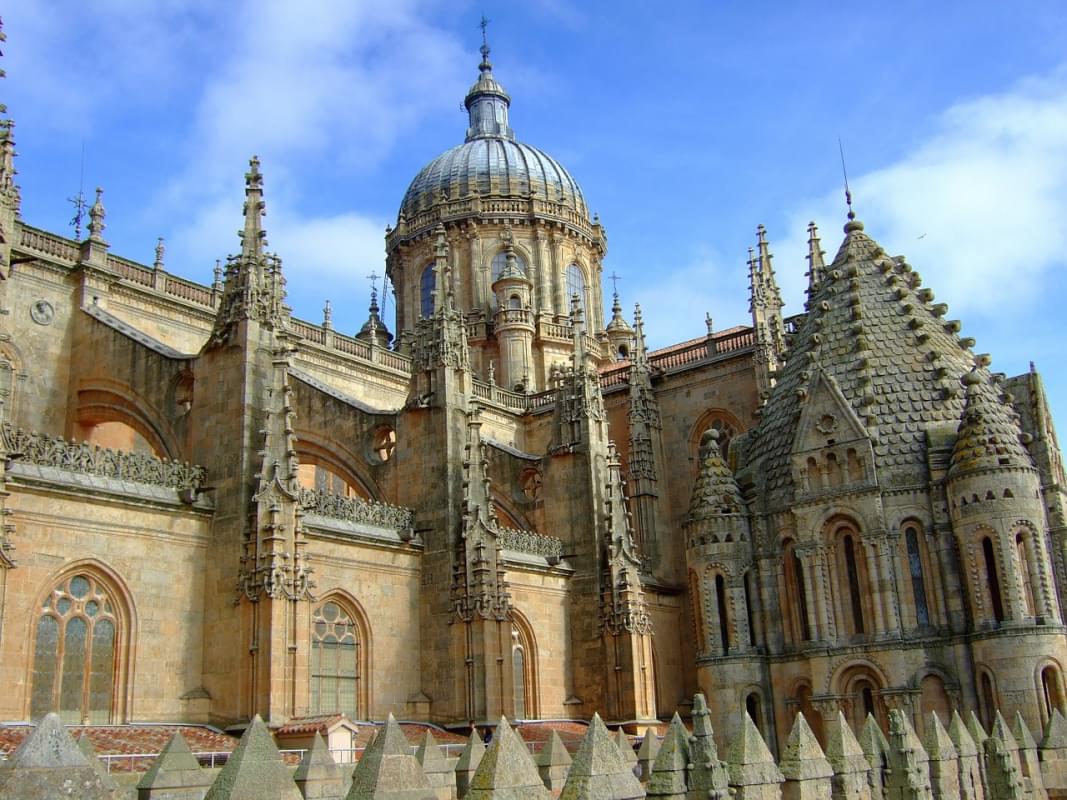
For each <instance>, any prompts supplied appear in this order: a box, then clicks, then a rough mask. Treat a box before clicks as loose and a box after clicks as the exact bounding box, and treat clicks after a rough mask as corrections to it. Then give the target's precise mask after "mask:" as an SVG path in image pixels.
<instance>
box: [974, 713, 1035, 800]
mask: <svg viewBox="0 0 1067 800" xmlns="http://www.w3.org/2000/svg"><path fill="white" fill-rule="evenodd" d="M982 749H983V751H984V753H985V770H986V788H987V790H988V796H989V797H990V798H994V800H1024V798H1025V797H1026V792H1025V791H1024V789H1023V781H1022V775H1021V774H1020V773H1019V765H1018V762H1017V761H1016V759H1015V753H1014V752H1013V751H1012V750H1010V749H1009V748H1008V747H1007V746H1005V744H1004V741H1003V740H1002V739H1001V738H1000V737H999V736H998V735H997V730H996V725H994V726H993V733H992V734H991V735H990V736H988V737H986V740H985V741H984V742H983V743H982Z"/></svg>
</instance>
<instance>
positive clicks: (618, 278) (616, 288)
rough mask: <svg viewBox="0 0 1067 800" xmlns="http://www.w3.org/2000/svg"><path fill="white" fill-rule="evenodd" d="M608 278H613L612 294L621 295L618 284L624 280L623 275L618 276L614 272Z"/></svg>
mask: <svg viewBox="0 0 1067 800" xmlns="http://www.w3.org/2000/svg"><path fill="white" fill-rule="evenodd" d="M608 277H609V278H611V293H612V294H618V293H619V283H618V282H619V281H621V280H622V276H621V275H616V274H615V272H614V271H613V272H612V273H611V274H610V275H608Z"/></svg>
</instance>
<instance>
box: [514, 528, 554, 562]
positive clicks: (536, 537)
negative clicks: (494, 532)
mask: <svg viewBox="0 0 1067 800" xmlns="http://www.w3.org/2000/svg"><path fill="white" fill-rule="evenodd" d="M499 542H500V546H501V547H503V548H504V549H505V550H513V551H515V552H517V553H529V554H531V555H535V556H544V557H545V558H549V559H555V560H558V559H560V558H562V557H563V540H562V539H557V538H556V537H555V536H545V535H544V534H543V533H537V532H536V531H520V530H517V529H516V528H501V529H500V538H499Z"/></svg>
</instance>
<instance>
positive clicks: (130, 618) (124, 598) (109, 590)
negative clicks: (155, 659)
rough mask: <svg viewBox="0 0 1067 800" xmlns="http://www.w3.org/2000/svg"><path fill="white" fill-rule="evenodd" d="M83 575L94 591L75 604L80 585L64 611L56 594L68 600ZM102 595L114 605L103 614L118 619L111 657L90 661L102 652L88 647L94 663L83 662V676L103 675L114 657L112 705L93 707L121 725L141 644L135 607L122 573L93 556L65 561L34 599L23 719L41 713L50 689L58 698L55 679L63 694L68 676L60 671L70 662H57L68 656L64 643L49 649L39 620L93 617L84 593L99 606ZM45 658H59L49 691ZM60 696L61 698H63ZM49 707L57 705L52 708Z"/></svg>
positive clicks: (83, 710) (54, 668)
mask: <svg viewBox="0 0 1067 800" xmlns="http://www.w3.org/2000/svg"><path fill="white" fill-rule="evenodd" d="M82 577H84V578H87V579H88V581H89V583H90V586H91V595H89V594H87V595H85V596H83V597H82V598H81V600H82V601H83V602H82V604H81V607H77V602H78V598H77V597H76V596H77V594H78V591H77V589H75V590H74V591H73V596H74V598H75V606H76V607H74V608H71V609H70V610H69V611H63V610H62V609H61V608H59V602H58V601H57V602H56V603H55V604H53V602H52V600H53V598H55V597H57V596H58V598H59V600H63V599H69V595H71V592H70V587H71V583H72V582H73V581H75V580H77V579H79V578H82ZM101 596H104V597H106V598H107V600H108V601H110V604H111V607H110V609H109V608H107V606H106V605H105V606H104V607H103V608H101V611H102V612H103V616H110V618H111V619H112V621H113V623H114V635H113V640H112V645H111V648H112V650H111V653H110V658H109V659H101V661H100V663H96V662H93V661H92V659H93V658H94V656H99V655H100V654H99V652H96V653H94V652H93V651H92V650H90V663H89V664H87V665H86V666H85V670H86V671H85V673H84V674H85V675H87V676H92V675H94V674H96V675H99V674H100V669H102V668H104V667H106V663H105V661H107V660H109V661H110V663H111V680H110V681H109V683H110V687H109V690H110V702H108V703H107V706H108V707H107V708H106V709H95V711H98V712H103V713H104V714H105V715H106V719H104V723H105V724H107V723H112V724H118V723H122V722H125V721H126V716H127V714H128V713H129V710H130V708H131V707H132V702H133V675H134V671H133V663H134V660H135V656H136V653H135V649H136V642H137V612H136V606H135V604H134V601H133V594H132V592H131V591H130V588H129V585H128V584H127V583H126V581H125V580H124V579H123V577H122V576H121V575H120V574H119V573H118V572H117V571H116V570H115V569H113V568H112V567H111V566H110V565H108V564H106V563H104V562H102V561H99V560H97V559H94V558H86V559H79V560H77V561H72V562H71V563H69V564H66V565H64V566H63V567H62V568H61V569H59V570H57V571H56V572H54V573H53V574H52V575H51V576H50V577H49V578H48V579H47V580H46V581H45V582H44V584H43V586H42V587H41V588H40V589H39V590H38V593H37V596H36V602H35V604H34V606H33V609H34V612H33V613H34V619H33V622H32V623H31V625H29V626H28V631H27V639H28V641H27V650H26V652H28V653H29V654H30V660H29V663H28V669H29V672H28V675H27V680H26V686H27V687H28V688H29V691H28V692H27V693H26V695H25V696H24V702H23V716H24V717H25V718H27V719H31V718H37V717H39V716H40V713H38V712H39V711H40V710H42V709H43V706H44V705H45V704H47V701H46V700H45V694H46V692H47V691H51V693H52V694H53V696H55V694H56V688H55V687H56V686H57V684H56V681H57V680H58V681H59V683H58V687H59V688H58V691H59V692H60V693H63V689H64V686H63V681H64V679H65V677H66V676H60V674H59V673H60V670H61V669H64V670H65V669H66V662H59V659H60V658H65V657H66V653H65V652H64V651H63V650H62V649H61V644H62V641H61V640H59V641H56V642H55V643H54V644H55V647H54V648H52V649H49V648H48V644H49V642H48V641H47V640H45V641H42V636H41V633H42V632H41V630H40V627H41V622H40V621H41V619H42V618H43V617H45V616H48V615H52V616H57V615H58V616H66V617H68V618H73V617H75V616H77V617H81V618H89V617H92V616H93V615H92V614H91V613H90V612H89V609H88V605H89V601H87V600H84V597H90V600H94V601H96V602H97V604H98V605H99V603H100V602H101V601H100V599H99V598H100V597H101ZM62 629H63V630H66V627H65V626H64V627H63V628H62ZM93 630H94V633H95V630H96V628H95V627H94V628H93ZM58 633H59V631H58V630H57V635H58ZM95 644H96V641H93V642H92V643H91V645H92V646H95ZM42 645H44V647H42ZM105 655H106V654H105ZM44 658H49V659H55V660H54V661H52V662H51V663H52V670H51V675H52V681H53V686H52V687H51V689H46V688H45V687H44V686H43V685H42V684H41V681H42V680H46V679H47V678H46V676H47V675H48V674H49V670H48V668H47V667H46V666H45V663H44V662H43V660H42V659H44ZM97 668H100V669H97ZM90 680H91V677H90ZM99 686H101V687H105V686H106V684H105V683H104V682H103V681H101V683H100V684H99ZM68 688H69V687H68ZM86 688H88V689H89V690H90V691H91V689H92V686H91V685H90V687H86ZM86 688H83V689H82V691H83V692H84V691H86ZM60 700H61V702H62V698H60ZM34 706H42V709H37V708H35V707H34ZM47 710H49V711H50V710H53V709H52V708H48V709H47ZM56 710H62V709H56ZM72 710H73V709H72ZM85 711H86V709H84V708H83V709H82V713H85ZM76 722H77V723H79V724H80V723H81V722H82V719H77V720H76Z"/></svg>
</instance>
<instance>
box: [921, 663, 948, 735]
mask: <svg viewBox="0 0 1067 800" xmlns="http://www.w3.org/2000/svg"><path fill="white" fill-rule="evenodd" d="M919 690H920V691H919V710H920V712H921V715H920V716H921V721H922V727H923V729H924V730H925V729H926V726H927V725H928V721H929V719H930V712H931V711H933V712H935V713H936V714H937V716H938V718H940V720H941V724H943V725H945V726H946V727H947V726H948V724H949V721H950V720H951V719H952V700H951V699H949V696H948V690H947V689H946V688H945V681H944V680H943V679H942V678H941V676H940V675H933V674H930V675H927V676H926V677H925V678H923V679H922V681H920V683H919Z"/></svg>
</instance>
